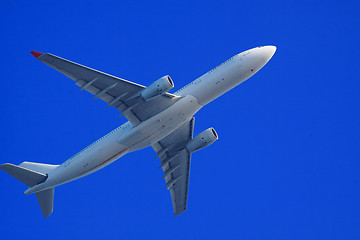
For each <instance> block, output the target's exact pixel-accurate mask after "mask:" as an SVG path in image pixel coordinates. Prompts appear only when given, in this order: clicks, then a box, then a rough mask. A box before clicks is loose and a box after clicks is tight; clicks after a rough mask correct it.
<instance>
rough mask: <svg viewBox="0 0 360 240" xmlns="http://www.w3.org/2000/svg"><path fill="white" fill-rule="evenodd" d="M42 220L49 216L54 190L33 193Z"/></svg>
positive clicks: (51, 209) (52, 204)
mask: <svg viewBox="0 0 360 240" xmlns="http://www.w3.org/2000/svg"><path fill="white" fill-rule="evenodd" d="M35 195H36V198H37V200H38V202H39V205H40V208H41V211H42V213H43V215H44V218H47V217H48V216H50V214H51V213H52V212H53V206H54V188H50V189H48V190H44V191H41V192H38V193H35Z"/></svg>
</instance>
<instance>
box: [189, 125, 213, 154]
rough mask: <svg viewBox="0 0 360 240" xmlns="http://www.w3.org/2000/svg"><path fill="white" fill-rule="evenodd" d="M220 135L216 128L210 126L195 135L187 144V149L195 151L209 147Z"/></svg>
mask: <svg viewBox="0 0 360 240" xmlns="http://www.w3.org/2000/svg"><path fill="white" fill-rule="evenodd" d="M218 139H219V137H218V135H217V133H216V131H215V129H214V128H208V129H206V130H205V131H203V132H202V133H200V134H199V135H197V136H196V137H194V138H193V139H192V140H190V142H189V143H188V144H187V145H186V149H187V150H188V151H189V152H190V153H193V152H195V151H197V150H200V149H202V148H204V147H207V146H209V145H211V144H213V143H214V142H215V141H216V140H218Z"/></svg>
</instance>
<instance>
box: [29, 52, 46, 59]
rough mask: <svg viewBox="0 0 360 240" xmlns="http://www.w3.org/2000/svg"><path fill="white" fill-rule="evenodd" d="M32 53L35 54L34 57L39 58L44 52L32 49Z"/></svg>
mask: <svg viewBox="0 0 360 240" xmlns="http://www.w3.org/2000/svg"><path fill="white" fill-rule="evenodd" d="M30 53H31V55H33V56H34V58H38V57H40V56H41V55H43V53H41V52H36V51H31V52H30Z"/></svg>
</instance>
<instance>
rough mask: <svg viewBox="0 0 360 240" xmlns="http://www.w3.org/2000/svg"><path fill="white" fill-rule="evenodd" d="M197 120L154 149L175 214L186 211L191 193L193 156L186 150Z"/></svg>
mask: <svg viewBox="0 0 360 240" xmlns="http://www.w3.org/2000/svg"><path fill="white" fill-rule="evenodd" d="M194 121H195V118H192V119H191V120H190V121H189V122H186V123H184V124H183V125H182V126H180V127H179V128H178V129H177V130H175V131H174V132H173V133H171V134H170V135H169V136H167V137H165V138H164V139H162V140H161V141H159V142H157V143H156V144H154V145H153V146H152V147H153V148H154V150H155V151H156V152H157V154H158V157H160V161H161V165H160V167H162V169H163V172H164V175H163V178H165V181H166V189H168V190H170V194H171V199H172V203H173V208H174V214H175V215H178V214H180V213H182V212H184V211H185V210H186V207H187V198H188V191H189V179H190V163H191V154H190V153H189V152H188V151H187V150H186V149H185V146H186V144H187V143H188V141H189V140H190V139H192V137H193V129H194Z"/></svg>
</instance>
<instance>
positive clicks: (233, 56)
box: [208, 55, 238, 73]
mask: <svg viewBox="0 0 360 240" xmlns="http://www.w3.org/2000/svg"><path fill="white" fill-rule="evenodd" d="M237 56H238V55H235V56H233V57H232V58H230V59H228V60H226V61H225V62H223V63H222V64H220V65H219V66H217V67H215V68H213V69H211V70H210V71H209V72H208V73H211V72H213V71H215V69H217V68H219V67H220V66H222V65H224V64H226V63H228V62H230V61H231V60H233V59H234V58H236V57H237Z"/></svg>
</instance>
